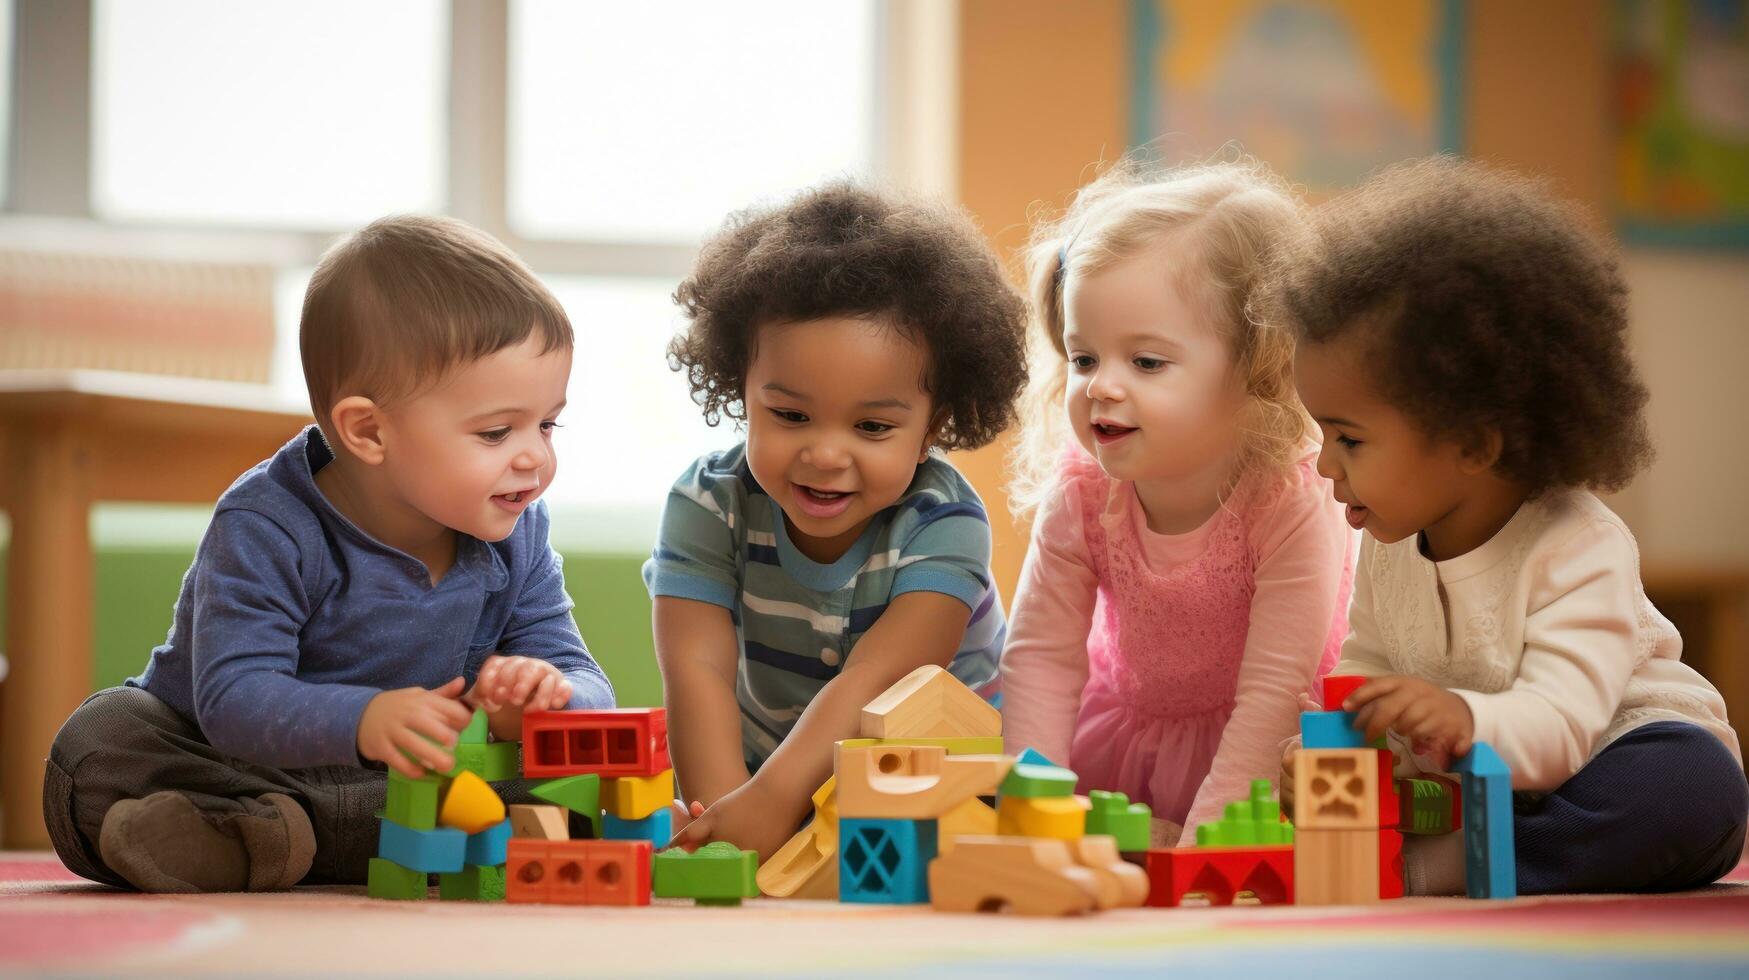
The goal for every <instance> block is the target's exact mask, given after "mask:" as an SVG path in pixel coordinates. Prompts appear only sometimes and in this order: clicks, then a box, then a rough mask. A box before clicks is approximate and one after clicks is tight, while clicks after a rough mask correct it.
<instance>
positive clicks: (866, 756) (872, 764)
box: [835, 745, 1014, 820]
mask: <svg viewBox="0 0 1749 980" xmlns="http://www.w3.org/2000/svg"><path fill="white" fill-rule="evenodd" d="M1013 764H1014V760H1013V759H1012V758H1010V757H1008V756H1000V755H956V756H950V755H948V754H947V750H946V749H944V748H939V747H936V746H926V745H877V746H873V747H870V748H845V747H843V746H839V748H838V756H837V765H836V767H835V768H836V771H837V777H838V810H839V812H840V813H842V814H844V815H845V816H847V817H882V818H889V819H898V820H934V819H936V818H938V817H940V816H942V815H943V814H945V813H947V812H948V811H950V810H952V809H954V808H955V807H957V806H959V805H960V804H962V803H964V802H965V801H966V800H969V799H972V798H974V797H978V796H988V795H990V794H993V793H995V792H996V787H997V786H999V785H1001V783H1002V779H1003V777H1004V776H1006V775H1007V774H1008V770H1009V768H1010V767H1012V766H1013Z"/></svg>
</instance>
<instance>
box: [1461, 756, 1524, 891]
mask: <svg viewBox="0 0 1749 980" xmlns="http://www.w3.org/2000/svg"><path fill="white" fill-rule="evenodd" d="M1452 769H1453V771H1455V772H1457V773H1458V774H1459V776H1460V778H1461V782H1462V785H1463V807H1464V809H1463V813H1464V818H1463V819H1464V872H1465V877H1464V890H1465V891H1466V892H1468V893H1469V896H1470V897H1471V898H1516V897H1517V896H1518V865H1517V855H1516V852H1515V849H1514V844H1513V839H1512V835H1513V824H1512V770H1511V769H1509V768H1507V765H1506V762H1505V760H1503V759H1501V758H1500V755H1499V753H1497V752H1495V751H1494V747H1493V746H1491V745H1489V744H1488V743H1487V742H1477V743H1476V744H1474V745H1472V746H1470V751H1469V754H1468V755H1465V756H1464V757H1463V758H1461V759H1459V760H1457V761H1456V762H1454V763H1452Z"/></svg>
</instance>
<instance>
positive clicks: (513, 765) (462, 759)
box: [444, 742, 522, 783]
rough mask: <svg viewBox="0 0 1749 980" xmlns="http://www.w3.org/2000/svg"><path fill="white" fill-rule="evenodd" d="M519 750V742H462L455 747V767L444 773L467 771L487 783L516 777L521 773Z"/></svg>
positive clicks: (446, 774) (451, 773)
mask: <svg viewBox="0 0 1749 980" xmlns="http://www.w3.org/2000/svg"><path fill="white" fill-rule="evenodd" d="M521 750H522V743H521V742H487V743H485V744H470V743H463V744H461V745H458V746H456V747H455V768H454V769H451V770H450V771H449V772H446V773H444V775H445V776H449V777H452V778H453V777H454V776H455V775H456V774H457V773H460V772H463V771H467V772H471V773H473V774H474V775H476V776H478V777H480V778H481V779H484V780H485V781H486V782H488V783H496V782H502V781H504V780H506V779H516V778H519V777H520V776H521V775H522V756H521Z"/></svg>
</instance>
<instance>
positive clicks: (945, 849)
mask: <svg viewBox="0 0 1749 980" xmlns="http://www.w3.org/2000/svg"><path fill="white" fill-rule="evenodd" d="M996 822H997V821H996V808H995V807H993V806H991V805H990V804H988V803H985V802H984V801H983V800H980V799H978V798H977V797H975V796H974V797H972V798H971V799H969V800H967V801H965V802H964V803H961V804H960V805H959V806H956V807H954V808H953V809H951V810H949V811H947V812H946V813H944V814H942V815H941V817H940V818H939V819H937V820H936V821H935V849H936V851H937V852H938V853H940V854H950V853H952V852H953V848H954V844H956V843H958V841H959V838H961V837H992V836H995V834H996Z"/></svg>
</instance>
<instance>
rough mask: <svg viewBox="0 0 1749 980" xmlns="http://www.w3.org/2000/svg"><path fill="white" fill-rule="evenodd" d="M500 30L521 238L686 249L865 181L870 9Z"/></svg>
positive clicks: (541, 8)
mask: <svg viewBox="0 0 1749 980" xmlns="http://www.w3.org/2000/svg"><path fill="white" fill-rule="evenodd" d="M510 17H511V19H510V116H509V151H508V152H509V182H510V183H509V188H508V194H509V217H510V222H511V224H512V226H514V227H515V228H516V229H517V231H518V232H519V233H520V234H522V235H525V236H528V237H536V238H580V239H593V240H601V241H635V242H692V241H696V240H698V239H699V238H700V237H702V236H703V235H704V234H706V233H707V232H709V231H710V230H712V229H714V228H716V227H717V226H718V225H720V224H721V222H722V220H723V217H724V215H725V214H726V213H728V212H729V211H731V210H736V209H739V208H744V207H746V206H748V205H749V204H752V203H754V202H755V201H758V200H761V199H768V198H771V197H773V196H776V195H781V194H786V193H791V192H793V191H795V190H796V189H798V188H801V187H805V186H807V185H809V184H812V183H816V182H818V181H820V180H822V179H824V178H829V177H835V176H847V175H849V176H855V175H865V174H867V173H868V171H869V169H870V161H871V158H872V154H873V143H874V119H875V103H874V100H875V95H874V91H875V89H874V75H875V63H874V56H875V47H876V44H875V31H876V24H875V4H874V2H873V0H832V2H829V3H821V2H818V0H758V2H742V3H723V2H720V0H684V2H682V0H660V2H641V3H572V2H568V0H513V2H512V4H511V9H510Z"/></svg>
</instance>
